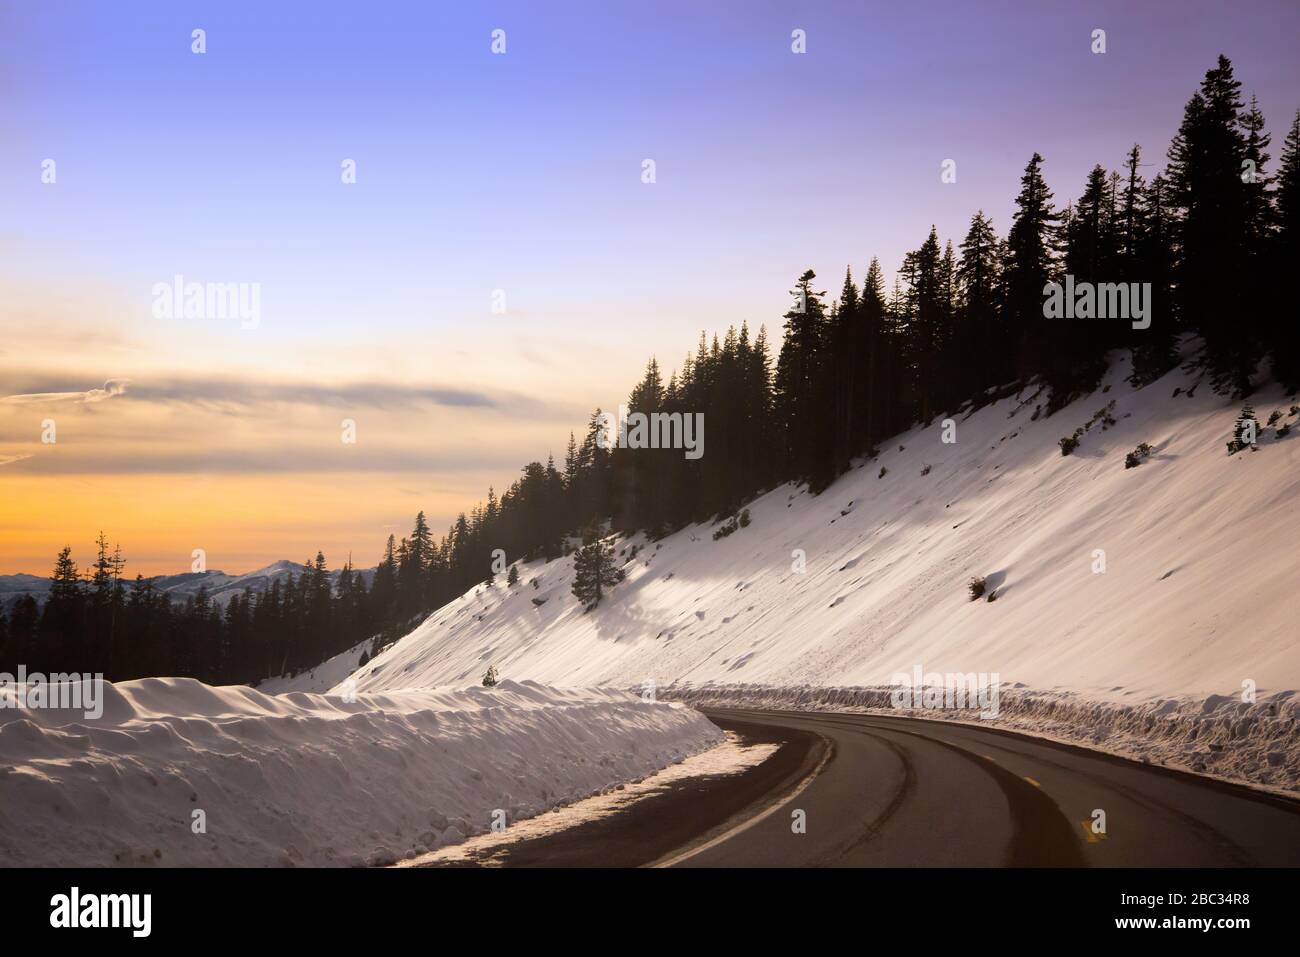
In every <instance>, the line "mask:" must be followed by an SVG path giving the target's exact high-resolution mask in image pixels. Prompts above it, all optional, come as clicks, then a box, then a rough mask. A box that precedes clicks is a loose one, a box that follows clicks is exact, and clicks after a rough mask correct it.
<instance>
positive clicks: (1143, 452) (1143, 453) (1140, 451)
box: [1124, 442, 1153, 469]
mask: <svg viewBox="0 0 1300 957" xmlns="http://www.w3.org/2000/svg"><path fill="white" fill-rule="evenodd" d="M1152 451H1153V450H1152V448H1151V446H1150V445H1148V444H1147V443H1146V442H1143V443H1142V444H1141V445H1139V446H1138V447H1137V448H1135V449H1134V450H1133V451H1132V452H1130V453H1129V454H1128V455H1126V456H1124V468H1126V469H1135V468H1137V467H1138V466H1139V465H1141V464H1142V463H1143V462H1145V461H1146V460H1147V459H1149V458H1150V457H1151V452H1152Z"/></svg>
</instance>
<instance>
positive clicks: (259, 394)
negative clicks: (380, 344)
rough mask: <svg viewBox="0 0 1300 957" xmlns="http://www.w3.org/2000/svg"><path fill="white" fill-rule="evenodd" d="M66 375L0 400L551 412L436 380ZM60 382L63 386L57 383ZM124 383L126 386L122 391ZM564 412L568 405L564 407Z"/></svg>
mask: <svg viewBox="0 0 1300 957" xmlns="http://www.w3.org/2000/svg"><path fill="white" fill-rule="evenodd" d="M67 381H68V377H67V376H66V375H55V374H38V375H34V376H28V378H27V379H26V380H25V381H23V382H22V383H20V384H19V386H20V388H23V391H22V392H21V393H19V394H16V395H9V396H5V397H3V398H0V403H4V404H9V405H28V404H35V403H57V402H76V403H79V404H90V403H95V402H102V401H104V400H105V399H109V398H113V397H115V396H126V397H127V398H128V399H129V400H130V401H131V403H132V404H133V405H134V404H137V403H155V404H190V405H197V406H204V407H206V408H209V409H213V410H216V411H231V412H242V411H243V410H245V409H248V408H252V407H255V406H266V405H274V404H284V405H308V406H327V407H331V408H339V409H353V408H370V409H384V410H388V411H404V410H409V411H414V410H418V409H420V408H428V407H443V408H451V409H465V410H474V409H479V410H484V411H498V412H509V413H510V414H512V415H516V416H520V417H527V418H535V417H546V416H547V415H548V413H549V414H554V413H555V411H556V410H554V409H550V408H549V406H548V403H546V402H543V401H541V400H539V399H537V398H535V397H533V396H529V395H524V394H521V393H516V392H508V391H503V390H494V391H490V392H489V391H487V390H482V389H472V388H463V387H457V386H451V385H440V384H437V383H429V384H423V383H410V382H384V381H378V380H361V381H342V380H340V381H329V380H319V381H312V380H296V381H295V380H283V381H267V380H263V379H254V378H248V377H238V376H228V375H186V374H179V375H178V374H174V373H173V374H164V375H158V376H150V377H148V378H145V377H143V376H136V377H133V378H131V379H126V378H115V379H109V380H108V381H107V382H105V383H104V386H103V388H99V389H91V390H89V391H85V392H71V391H64V390H66V387H67ZM60 386H62V387H63V389H62V390H61V389H60ZM128 386H129V387H130V391H129V392H128ZM564 411H565V414H567V412H568V411H569V410H564Z"/></svg>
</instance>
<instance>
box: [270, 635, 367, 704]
mask: <svg viewBox="0 0 1300 957" xmlns="http://www.w3.org/2000/svg"><path fill="white" fill-rule="evenodd" d="M370 645H371V639H369V638H367V639H365V640H364V641H359V642H357V643H356V644H355V645H353V646H352V647H351V648H349V649H347V650H346V651H340V652H339V653H338V654H337V655H334V656H333V657H330V658H326V659H325V660H324V661H322V662H321V663H320V664H318V665H317V666H316V667H315V668H308V669H307V670H306V671H300V672H298V673H297V674H294V675H276V676H275V677H274V678H267V679H266V680H265V681H258V682H255V683H254V687H256V688H257V690H258V691H261V692H262V693H263V694H284V693H285V692H287V691H309V692H313V693H316V694H320V693H321V692H325V691H328V690H329V689H330V688H333V687H334V686H335V685H337V684H338V683H339V682H340V681H343V680H344V679H345V678H347V676H348V675H350V674H352V672H353V671H355V670H356V669H357V664H358V662H360V661H361V656H362V655H363V654H365V653H366V651H367V650H368V649H369V648H370Z"/></svg>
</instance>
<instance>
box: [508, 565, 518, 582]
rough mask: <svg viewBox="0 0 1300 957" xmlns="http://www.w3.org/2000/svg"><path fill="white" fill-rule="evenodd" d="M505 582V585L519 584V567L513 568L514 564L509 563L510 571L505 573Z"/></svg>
mask: <svg viewBox="0 0 1300 957" xmlns="http://www.w3.org/2000/svg"><path fill="white" fill-rule="evenodd" d="M506 584H507V585H518V584H519V569H517V568H515V566H514V565H511V566H510V571H509V572H507V573H506Z"/></svg>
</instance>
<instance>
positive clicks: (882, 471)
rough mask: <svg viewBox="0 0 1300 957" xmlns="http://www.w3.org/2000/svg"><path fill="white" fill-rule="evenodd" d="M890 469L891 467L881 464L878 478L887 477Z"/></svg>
mask: <svg viewBox="0 0 1300 957" xmlns="http://www.w3.org/2000/svg"><path fill="white" fill-rule="evenodd" d="M888 471H889V469H887V468H885V467H884V466H883V465H882V466H880V474H879V475H877V476H876V478H878V479H882V478H884V477H885V473H886V472H888Z"/></svg>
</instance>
